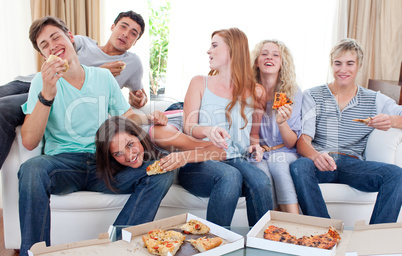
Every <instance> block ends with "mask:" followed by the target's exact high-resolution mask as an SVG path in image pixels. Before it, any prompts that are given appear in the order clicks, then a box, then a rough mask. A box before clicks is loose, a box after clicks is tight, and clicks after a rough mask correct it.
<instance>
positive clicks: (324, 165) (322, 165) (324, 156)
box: [312, 153, 337, 172]
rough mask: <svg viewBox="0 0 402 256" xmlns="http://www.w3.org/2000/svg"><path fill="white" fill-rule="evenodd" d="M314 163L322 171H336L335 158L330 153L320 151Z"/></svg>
mask: <svg viewBox="0 0 402 256" xmlns="http://www.w3.org/2000/svg"><path fill="white" fill-rule="evenodd" d="M312 160H313V162H314V165H315V166H316V167H317V168H318V169H319V170H320V171H322V172H325V171H335V170H336V168H337V167H336V163H335V160H334V159H333V158H332V157H331V156H330V155H328V153H318V154H317V155H316V156H315V157H314V158H313V159H312Z"/></svg>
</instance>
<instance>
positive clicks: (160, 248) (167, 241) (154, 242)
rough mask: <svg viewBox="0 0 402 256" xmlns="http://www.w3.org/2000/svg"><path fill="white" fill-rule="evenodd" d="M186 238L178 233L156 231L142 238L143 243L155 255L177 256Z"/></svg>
mask: <svg viewBox="0 0 402 256" xmlns="http://www.w3.org/2000/svg"><path fill="white" fill-rule="evenodd" d="M185 238H186V237H185V236H183V235H182V234H181V233H180V232H177V231H172V230H169V231H166V230H162V229H154V230H151V231H149V232H148V234H147V235H143V236H142V241H143V242H144V245H145V247H146V248H147V249H148V251H149V252H150V253H152V254H154V255H160V256H167V255H168V253H169V252H170V253H171V254H172V255H175V254H176V252H177V251H178V250H179V249H180V247H181V245H182V244H183V242H184V239H185Z"/></svg>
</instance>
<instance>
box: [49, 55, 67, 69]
mask: <svg viewBox="0 0 402 256" xmlns="http://www.w3.org/2000/svg"><path fill="white" fill-rule="evenodd" d="M54 59H61V60H63V59H62V58H60V57H58V56H56V55H53V54H52V55H50V56H49V57H48V58H47V60H46V62H51V61H52V60H54ZM63 61H64V64H63V66H64V72H67V70H68V68H69V66H68V61H67V60H63Z"/></svg>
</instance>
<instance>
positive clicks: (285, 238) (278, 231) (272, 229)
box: [264, 225, 298, 244]
mask: <svg viewBox="0 0 402 256" xmlns="http://www.w3.org/2000/svg"><path fill="white" fill-rule="evenodd" d="M264 238H265V239H268V240H272V241H277V242H284V243H289V244H297V243H298V240H297V238H296V237H295V236H292V235H290V234H289V233H288V232H287V231H286V229H284V228H278V227H276V226H273V225H271V226H269V227H268V228H267V229H266V230H265V231H264Z"/></svg>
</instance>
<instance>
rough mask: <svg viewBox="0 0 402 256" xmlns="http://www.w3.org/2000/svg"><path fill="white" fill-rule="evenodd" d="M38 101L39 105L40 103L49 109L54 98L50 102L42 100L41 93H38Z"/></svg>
mask: <svg viewBox="0 0 402 256" xmlns="http://www.w3.org/2000/svg"><path fill="white" fill-rule="evenodd" d="M38 99H39V101H40V103H42V104H43V105H45V106H47V107H51V106H52V104H53V101H54V98H53V99H52V100H47V99H45V98H43V95H42V92H39V94H38Z"/></svg>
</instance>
